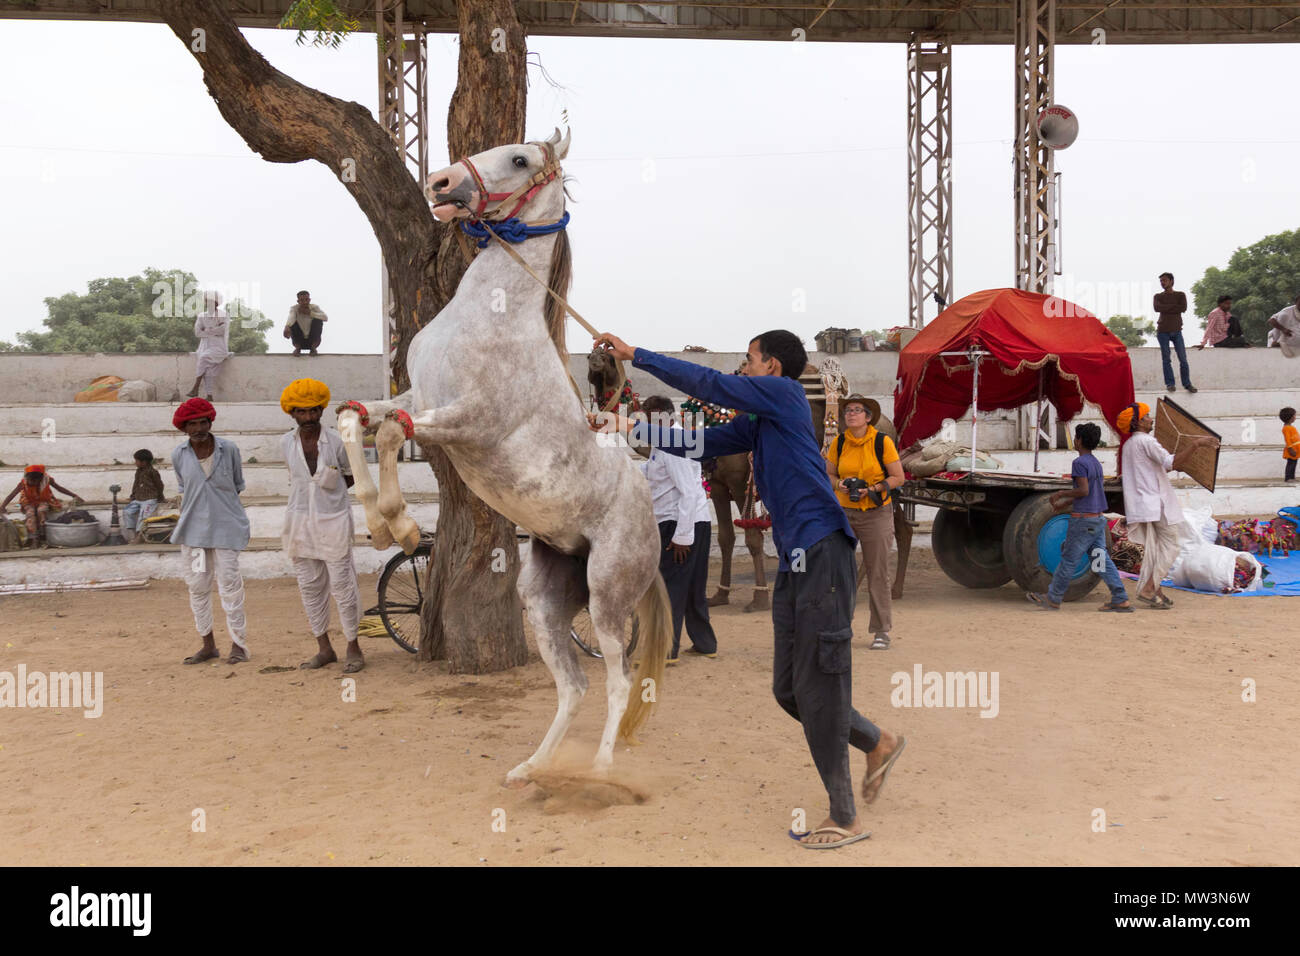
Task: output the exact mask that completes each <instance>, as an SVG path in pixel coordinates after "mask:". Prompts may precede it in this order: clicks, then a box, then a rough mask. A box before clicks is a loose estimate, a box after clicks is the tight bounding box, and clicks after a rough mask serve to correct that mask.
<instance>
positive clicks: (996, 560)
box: [930, 509, 1011, 588]
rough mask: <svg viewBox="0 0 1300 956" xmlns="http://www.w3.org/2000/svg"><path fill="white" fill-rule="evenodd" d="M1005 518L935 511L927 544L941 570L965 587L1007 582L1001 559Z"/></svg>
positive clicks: (995, 586) (995, 585)
mask: <svg viewBox="0 0 1300 956" xmlns="http://www.w3.org/2000/svg"><path fill="white" fill-rule="evenodd" d="M1004 520H1005V518H1004V516H1003V515H1001V514H995V513H993V512H991V511H969V512H960V511H945V510H942V509H941V510H940V511H939V512H938V513H937V514H935V516H934V528H933V529H932V530H931V532H930V543H931V546H932V547H933V548H934V559H935V560H936V561H937V562H938V563H939V567H940V568H942V569H943V573H944V574H946V575H948V577H950V578H952V579H953V580H954V581H956V582H957V583H958V584H960V585H962V586H963V587H968V588H1000V587H1002V585H1004V584H1006V583H1007V582H1008V581H1010V580H1011V572H1010V571H1009V570H1008V569H1007V564H1006V562H1005V561H1004V560H1003V558H1002V522H1003V521H1004Z"/></svg>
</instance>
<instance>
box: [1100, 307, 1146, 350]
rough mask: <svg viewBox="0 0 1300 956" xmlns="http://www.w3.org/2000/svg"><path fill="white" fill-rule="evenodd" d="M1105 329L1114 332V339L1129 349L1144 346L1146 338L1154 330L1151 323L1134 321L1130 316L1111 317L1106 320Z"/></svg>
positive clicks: (1140, 320)
mask: <svg viewBox="0 0 1300 956" xmlns="http://www.w3.org/2000/svg"><path fill="white" fill-rule="evenodd" d="M1106 328H1108V329H1110V330H1111V331H1112V332H1114V333H1115V338H1117V339H1119V340H1120V341H1121V342H1123V343H1124V344H1125V345H1126V346H1128V347H1129V348H1131V349H1135V348H1139V347H1140V346H1142V345H1145V344H1146V337H1147V336H1148V335H1151V334H1152V333H1154V332H1155V330H1156V327H1155V326H1154V325H1153V324H1152V323H1150V322H1148V321H1146V320H1144V319H1135V318H1134V317H1133V316H1131V315H1112V316H1111V317H1110V318H1109V319H1107V320H1106Z"/></svg>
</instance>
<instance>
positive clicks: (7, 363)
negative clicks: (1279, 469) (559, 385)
mask: <svg viewBox="0 0 1300 956" xmlns="http://www.w3.org/2000/svg"><path fill="white" fill-rule="evenodd" d="M667 354H669V355H672V356H674V357H675V358H684V359H686V360H687V361H690V362H695V363H697V364H700V365H707V366H709V367H710V368H716V369H718V370H719V371H723V372H731V371H734V370H735V369H736V368H737V366H739V364H740V361H741V359H742V358H743V354H742V353H740V352H685V353H682V352H670V353H667ZM1129 355H1130V357H1131V359H1132V362H1133V378H1134V383H1135V385H1136V387H1137V389H1138V391H1139V392H1146V391H1158V390H1160V389H1162V388H1163V387H1164V378H1163V376H1162V374H1161V371H1160V350H1159V349H1156V348H1149V349H1145V348H1144V349H1133V350H1131V351H1130V353H1129ZM828 357H829V356H828V355H826V354H825V353H822V352H813V353H811V355H810V358H811V360H812V361H813V362H821V361H823V360H824V359H826V358H828ZM835 358H836V359H838V360H839V362H840V364H841V365H842V366H843V367H844V371H845V374H846V375H847V376H848V378H849V384H850V385H851V386H852V387H853V388H854V389H855V390H856V391H860V392H862V393H863V394H865V395H873V396H877V397H883V396H885V395H891V394H893V391H894V380H895V378H896V376H897V367H898V355H897V353H895V352H850V353H847V354H845V355H838V356H835ZM1188 361H1189V363H1190V365H1191V369H1192V383H1193V384H1194V385H1196V387H1197V388H1200V389H1206V390H1209V389H1241V388H1256V389H1265V388H1272V389H1278V390H1279V392H1286V393H1287V394H1285V395H1279V398H1280V399H1286V401H1281V402H1280V403H1279V407H1280V405H1281V404H1293V405H1294V404H1296V402H1295V401H1294V400H1292V399H1288V398H1287V395H1292V396H1294V393H1295V392H1296V391H1297V390H1300V388H1298V387H1300V361H1296V362H1292V361H1290V360H1289V359H1286V358H1284V357H1283V356H1282V353H1281V352H1280V351H1279V350H1278V349H1262V348H1256V349H1218V350H1215V349H1208V350H1206V351H1204V352H1196V351H1191V352H1190V356H1189V359H1188ZM569 368H570V371H571V372H572V374H573V377H574V378H575V379H576V380H577V381H578V384H579V385H580V386H581V387H582V389H583V392H584V394H585V393H586V391H587V385H586V381H587V363H586V355H585V354H576V355H573V356H571V358H570V362H569ZM628 372H629V375H628V377H629V379H630V380H631V382H632V388H633V389H634V390H635V391H637V392H639V393H640V394H642V395H648V394H652V393H654V392H662V391H668V392H669V393H670V394H672V393H673V390H671V389H667V388H666V387H665V386H664V385H663V384H662V383H660V382H658V381H657V380H655V379H653V378H652V377H651V376H649V375H646V374H645V373H643V372H639V371H637V370H635V369H631V368H629V369H628ZM100 375H120V376H121V377H122V378H125V379H136V378H142V379H145V380H147V381H151V382H154V383H155V384H156V385H158V386H159V393H158V398H159V400H160V401H164V402H165V401H167V400H168V399H169V398H170V397H171V394H172V392H173V391H179V392H181V393H182V394H184V393H185V392H187V391H189V389H190V386H191V385H193V384H194V356H193V355H189V354H185V355H149V354H115V355H74V354H51V355H28V354H12V353H6V354H0V404H38V403H39V404H54V403H60V402H71V401H72V400H73V396H74V395H75V394H76V393H77V392H79V391H80V390H81V389H83V388H85V387H86V386H87V385H88V384H89V383H90V381H91V379H93V378H96V377H97V376H100ZM307 375H309V376H310V377H312V378H317V379H320V380H321V381H323V382H325V383H326V384H327V385H329V387H330V390H331V391H332V392H333V393H334V395H336V396H340V397H343V396H348V397H356V398H365V397H367V396H370V397H379V396H381V395H382V394H383V381H384V374H383V358H382V357H381V356H379V355H319V356H317V357H315V358H309V357H306V356H303V357H300V358H294V357H293V356H292V355H240V356H233V357H231V358H230V359H229V360H228V361H227V362H226V364H225V367H224V368H223V369H222V371H221V377H220V378H219V379H218V381H217V386H216V397H217V400H218V401H223V402H256V401H273V400H276V399H278V398H279V397H280V390H281V389H282V388H283V387H284V386H285V385H286V384H287V383H288V382H290V381H292V380H293V379H295V378H300V377H303V376H307Z"/></svg>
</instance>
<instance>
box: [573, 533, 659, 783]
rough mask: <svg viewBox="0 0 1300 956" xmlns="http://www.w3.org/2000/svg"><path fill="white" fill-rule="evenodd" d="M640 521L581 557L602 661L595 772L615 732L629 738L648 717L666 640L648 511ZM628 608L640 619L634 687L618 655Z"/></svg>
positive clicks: (606, 759) (609, 752)
mask: <svg viewBox="0 0 1300 956" xmlns="http://www.w3.org/2000/svg"><path fill="white" fill-rule="evenodd" d="M643 523H644V525H645V527H631V526H627V525H625V526H623V527H620V528H618V529H617V531H610V532H609V533H607V534H606V535H604V536H602V537H601V538H600V539H599V540H596V541H593V542H592V549H591V556H590V557H589V558H588V560H587V587H588V589H589V591H590V594H591V597H590V599H589V600H588V602H587V607H588V609H589V610H590V612H591V623H592V629H593V630H594V631H595V632H596V638H597V640H599V642H600V653H601V655H602V656H603V657H604V659H605V698H606V705H607V708H608V709H607V711H606V716H605V730H604V732H603V733H602V734H601V736H600V747H599V748H598V749H597V750H596V759H595V761H594V764H593V770H594V771H595V772H596V773H606V772H608V770H609V769H610V767H611V766H612V765H613V763H614V741H615V740H616V739H617V738H618V737H619V736H620V735H622V736H623V737H624V738H625V739H628V740H631V739H632V736H633V734H634V733H635V732H636V729H637V726H638V725H639V724H640V723H641V722H642V721H644V720H645V718H646V716H647V715H648V713H649V704H651V703H653V702H654V701H655V700H656V698H657V694H658V691H659V685H660V684H661V683H662V682H663V672H664V663H665V660H666V658H667V656H668V648H669V646H670V645H671V643H672V607H671V606H670V605H669V603H668V591H667V589H666V588H665V587H664V584H663V579H662V578H661V577H660V576H659V536H658V535H657V534H656V533H655V526H654V523H653V518H652V516H651V515H650V513H649V510H648V509H647V511H646V514H645V521H644V522H643ZM634 610H635V611H636V612H637V615H638V619H639V622H640V644H639V647H638V656H639V659H640V663H639V664H638V667H637V671H636V680H637V683H636V684H635V685H634V684H633V682H632V679H631V677H630V675H629V673H628V665H627V662H626V660H625V658H624V656H623V647H624V643H623V633H624V629H625V627H626V625H627V619H628V617H629V616H630V615H631V614H632V612H633V611H634ZM646 678H648V679H649V682H648V683H645V680H646ZM643 683H644V684H645V686H644V687H643V686H642V685H643ZM632 694H636V695H637V700H636V702H635V704H633V703H632V702H631V696H630V695H632ZM647 695H648V696H647ZM624 715H627V717H628V719H627V720H626V721H625V720H624Z"/></svg>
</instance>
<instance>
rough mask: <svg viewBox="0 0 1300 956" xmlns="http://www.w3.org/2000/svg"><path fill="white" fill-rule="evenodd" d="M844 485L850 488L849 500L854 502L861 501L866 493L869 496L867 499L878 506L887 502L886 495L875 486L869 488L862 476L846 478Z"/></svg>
mask: <svg viewBox="0 0 1300 956" xmlns="http://www.w3.org/2000/svg"><path fill="white" fill-rule="evenodd" d="M844 487H845V488H846V489H848V493H849V501H852V502H853V503H854V504H857V503H858V502H859V501H861V500H862V496H863V495H864V494H865V495H866V496H867V500H868V501H870V502H871V503H872V504H873V505H875V506H876V507H877V508H879V507H880V506H881V505H883V504H884V503H885V497H884V495H882V494H881V493H880V492H878V491H876V489H875V488H868V487H867V483H866V482H865V481H864V480H863V479H861V478H845V479H844Z"/></svg>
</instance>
